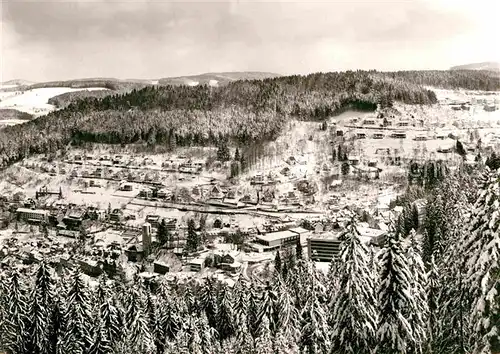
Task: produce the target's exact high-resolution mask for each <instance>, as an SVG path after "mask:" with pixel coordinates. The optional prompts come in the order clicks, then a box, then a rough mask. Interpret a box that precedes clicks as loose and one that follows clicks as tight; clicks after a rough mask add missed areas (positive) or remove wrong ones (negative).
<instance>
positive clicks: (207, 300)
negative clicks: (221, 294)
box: [200, 278, 218, 328]
mask: <svg viewBox="0 0 500 354" xmlns="http://www.w3.org/2000/svg"><path fill="white" fill-rule="evenodd" d="M200 305H201V307H202V309H203V310H204V311H205V314H206V316H207V319H208V323H209V325H210V327H213V328H217V327H218V324H217V312H218V306H217V305H218V302H217V294H216V293H215V287H214V284H213V281H212V280H211V279H209V278H207V279H206V280H205V283H204V284H203V288H202V289H201V298H200Z"/></svg>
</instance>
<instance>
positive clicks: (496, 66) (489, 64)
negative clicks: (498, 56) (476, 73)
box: [450, 61, 500, 71]
mask: <svg viewBox="0 0 500 354" xmlns="http://www.w3.org/2000/svg"><path fill="white" fill-rule="evenodd" d="M450 70H489V71H500V63H498V62H494V61H485V62H482V63H472V64H465V65H458V66H452V67H451V68H450Z"/></svg>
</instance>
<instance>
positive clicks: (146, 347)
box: [125, 289, 155, 354]
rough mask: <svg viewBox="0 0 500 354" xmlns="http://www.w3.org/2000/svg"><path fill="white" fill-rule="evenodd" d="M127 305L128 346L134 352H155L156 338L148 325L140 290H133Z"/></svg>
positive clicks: (149, 353) (145, 353) (148, 353)
mask: <svg viewBox="0 0 500 354" xmlns="http://www.w3.org/2000/svg"><path fill="white" fill-rule="evenodd" d="M127 305H128V306H127V309H126V313H125V327H126V328H127V338H126V342H127V347H128V348H129V350H130V351H131V352H132V353H144V354H152V353H154V352H155V347H154V339H153V336H152V334H151V332H150V330H149V327H148V320H147V316H146V313H145V310H144V303H143V298H142V294H141V292H140V291H139V290H136V289H133V290H132V291H131V293H130V297H129V301H128V304H127Z"/></svg>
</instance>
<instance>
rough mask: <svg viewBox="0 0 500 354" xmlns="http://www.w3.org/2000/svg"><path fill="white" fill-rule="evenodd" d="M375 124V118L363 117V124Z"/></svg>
mask: <svg viewBox="0 0 500 354" xmlns="http://www.w3.org/2000/svg"><path fill="white" fill-rule="evenodd" d="M375 124H377V122H376V121H375V119H365V120H364V121H363V125H375Z"/></svg>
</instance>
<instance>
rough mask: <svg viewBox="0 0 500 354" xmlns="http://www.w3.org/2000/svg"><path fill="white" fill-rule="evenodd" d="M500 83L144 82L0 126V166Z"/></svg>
mask: <svg viewBox="0 0 500 354" xmlns="http://www.w3.org/2000/svg"><path fill="white" fill-rule="evenodd" d="M431 85H435V86H440V87H449V88H464V89H472V90H499V89H500V82H499V80H498V77H497V76H495V75H493V73H492V72H486V71H477V72H476V71H430V72H395V73H383V72H376V71H355V72H354V71H348V72H335V73H317V74H310V75H307V76H299V75H294V76H282V77H276V78H269V79H264V80H244V81H241V80H240V81H234V82H230V83H228V84H227V85H224V86H219V87H209V86H208V85H198V86H193V87H191V86H172V85H165V86H163V85H155V86H152V85H148V86H145V87H144V88H142V89H132V90H131V91H130V92H127V93H124V94H113V95H109V96H105V97H103V98H100V99H97V98H95V97H88V98H85V99H81V100H77V101H75V102H72V103H70V104H69V105H68V106H67V107H66V108H64V109H61V110H58V111H54V112H52V113H50V114H48V115H46V116H43V117H40V118H38V119H35V120H31V121H29V122H26V123H24V124H21V125H18V126H11V127H6V128H5V129H3V130H1V131H0V167H3V166H7V165H9V164H11V163H13V162H15V161H18V160H20V159H23V158H24V157H26V156H29V155H31V154H35V153H47V152H55V151H57V150H58V149H60V148H62V147H65V146H67V145H68V144H70V143H72V144H81V143H85V142H98V143H112V144H130V143H142V144H147V145H149V146H155V145H163V146H167V147H169V148H171V149H174V148H175V147H176V146H177V145H181V146H192V145H195V146H209V145H220V144H221V143H222V144H226V143H228V142H231V143H233V144H236V145H238V146H240V147H241V148H242V150H243V148H244V149H251V148H253V147H257V146H260V144H262V143H263V142H265V141H269V140H273V139H276V137H277V136H279V135H280V134H281V133H282V131H283V129H284V127H286V126H287V124H288V123H289V122H290V121H291V120H295V119H298V120H313V121H321V120H323V119H325V118H327V117H330V116H332V115H336V114H339V113H341V112H343V111H345V110H348V109H356V110H365V111H366V110H368V111H370V110H375V108H376V107H377V105H378V104H380V105H381V106H382V107H390V106H392V103H393V102H394V101H398V102H402V103H405V104H418V105H422V104H434V103H436V102H437V98H436V95H435V93H434V92H433V91H430V90H428V89H426V88H424V86H431Z"/></svg>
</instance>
